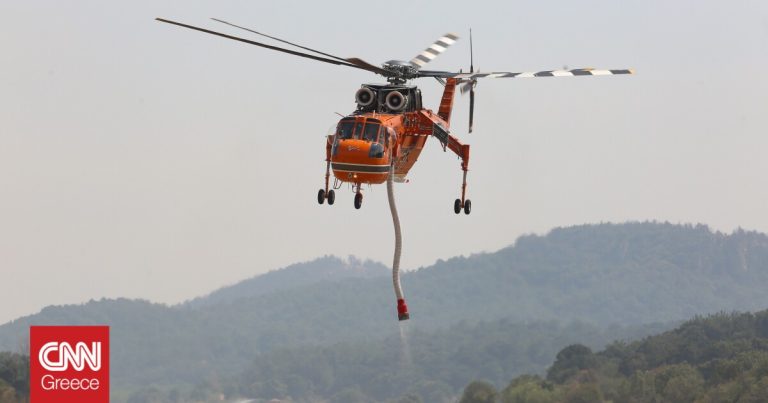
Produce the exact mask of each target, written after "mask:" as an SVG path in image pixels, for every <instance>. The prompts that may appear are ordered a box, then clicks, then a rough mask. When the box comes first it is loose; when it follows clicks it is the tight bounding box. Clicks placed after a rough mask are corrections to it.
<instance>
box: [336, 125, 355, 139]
mask: <svg viewBox="0 0 768 403" xmlns="http://www.w3.org/2000/svg"><path fill="white" fill-rule="evenodd" d="M354 128H355V122H352V121H349V122H341V123H339V131H338V136H339V138H340V139H343V140H346V139H351V138H352V133H353V130H354Z"/></svg>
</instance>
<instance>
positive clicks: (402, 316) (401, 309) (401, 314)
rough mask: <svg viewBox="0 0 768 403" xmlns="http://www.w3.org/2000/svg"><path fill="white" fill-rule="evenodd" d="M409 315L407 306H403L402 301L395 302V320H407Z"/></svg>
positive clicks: (403, 302)
mask: <svg viewBox="0 0 768 403" xmlns="http://www.w3.org/2000/svg"><path fill="white" fill-rule="evenodd" d="M410 317H411V315H409V314H408V305H406V304H405V300H404V299H398V300H397V319H399V320H408V319H409V318H410Z"/></svg>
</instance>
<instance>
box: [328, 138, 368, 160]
mask: <svg viewBox="0 0 768 403" xmlns="http://www.w3.org/2000/svg"><path fill="white" fill-rule="evenodd" d="M336 147H337V152H338V153H343V154H344V155H348V156H350V157H358V156H359V157H367V156H368V153H369V152H370V149H371V143H369V142H366V141H362V140H354V139H351V140H341V141H339V144H338V145H337V146H336Z"/></svg>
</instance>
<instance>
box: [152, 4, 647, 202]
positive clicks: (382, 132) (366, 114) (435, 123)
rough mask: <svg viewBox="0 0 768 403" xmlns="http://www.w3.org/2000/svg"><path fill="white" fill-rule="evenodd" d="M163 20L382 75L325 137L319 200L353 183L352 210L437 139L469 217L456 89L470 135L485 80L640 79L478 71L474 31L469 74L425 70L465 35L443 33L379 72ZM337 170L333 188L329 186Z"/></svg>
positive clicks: (586, 71) (401, 176) (583, 71)
mask: <svg viewBox="0 0 768 403" xmlns="http://www.w3.org/2000/svg"><path fill="white" fill-rule="evenodd" d="M156 20H157V21H160V22H164V23H167V24H172V25H177V26H180V27H183V28H188V29H192V30H195V31H200V32H204V33H207V34H211V35H216V36H220V37H223V38H227V39H232V40H236V41H240V42H244V43H248V44H251V45H255V46H259V47H262V48H266V49H271V50H274V51H278V52H283V53H287V54H290V55H294V56H298V57H303V58H307V59H311V60H316V61H319V62H324V63H330V64H335V65H339V66H345V67H350V68H355V69H361V70H366V71H369V72H372V73H375V74H377V75H380V76H383V77H384V78H385V79H386V81H387V83H386V84H362V85H361V87H360V88H359V89H358V90H357V92H356V93H355V103H356V108H355V110H354V111H353V112H352V113H351V114H349V115H347V116H343V115H342V116H343V117H342V118H341V119H340V120H339V122H338V124H337V125H336V127H335V129H334V130H333V133H332V134H329V135H328V136H326V144H325V161H326V169H325V186H324V187H323V188H321V189H320V190H319V191H318V193H317V202H318V203H319V204H323V203H324V202H326V201H327V202H328V204H329V205H332V204H334V202H335V200H336V192H335V190H338V189H339V188H340V187H341V186H342V184H343V183H348V184H350V185H351V188H352V191H353V192H354V194H355V196H354V207H355V208H356V209H359V208H360V207H361V206H362V203H363V193H362V186H363V185H366V184H367V185H377V184H382V183H384V182H386V181H387V178H388V177H389V175H390V174H392V175H393V177H394V180H395V181H396V182H401V183H402V182H407V179H406V176H407V175H408V172H409V171H410V170H411V168H412V167H413V166H414V164H416V161H417V160H418V158H419V155H420V154H421V152H422V150H423V149H424V146H425V144H426V142H427V139H428V138H430V137H434V138H435V139H437V141H438V142H439V143H440V145H441V146H442V148H443V151H448V150H450V151H451V152H453V153H454V154H456V156H457V157H458V158H459V159H460V160H461V171H462V184H461V192H460V197H459V198H456V199H455V200H454V203H453V211H454V213H456V214H460V213H461V212H462V211H463V212H464V213H465V214H467V215H468V214H470V212H471V211H472V201H471V200H470V199H468V198H467V197H466V196H467V171H468V170H469V155H470V154H469V151H470V146H469V145H468V144H464V143H462V142H461V141H460V140H459V139H458V138H457V137H456V136H454V135H453V133H452V132H451V131H450V123H451V112H452V110H453V101H454V97H455V94H456V87H457V86H458V87H459V91H460V92H461V93H462V94H465V93H467V92H469V128H468V133H472V125H473V120H474V106H475V87H476V86H477V81H478V79H481V78H535V77H580V76H606V75H620V74H634V71H633V70H632V69H614V70H598V69H593V68H580V69H562V70H546V71H537V72H519V73H514V72H503V71H502V72H488V73H480V72H475V69H474V60H473V55H472V33H471V32H472V31H471V30H470V68H469V72H466V73H465V72H462V71H459V72H450V71H436V70H425V69H422V68H423V67H424V66H425V65H426V64H427V63H429V62H431V61H432V60H434V59H435V58H436V57H437V56H439V55H440V54H441V53H443V52H444V51H445V50H446V49H447V48H448V47H450V46H451V45H452V44H453V43H455V42H456V41H457V40H458V39H459V37H458V36H457V35H455V34H451V33H448V34H445V35H443V36H442V37H440V38H439V39H438V40H437V41H435V42H434V43H432V44H431V45H430V46H429V47H427V48H426V49H425V50H424V51H422V52H421V53H419V54H418V55H416V56H415V57H414V58H412V59H411V60H410V61H402V60H390V61H387V62H385V63H383V64H382V65H381V66H376V65H373V64H371V63H368V62H366V61H364V60H362V59H360V58H356V57H352V58H342V57H339V56H334V55H332V54H329V53H325V52H321V51H319V50H315V49H312V48H309V47H306V46H302V45H298V44H296V43H292V42H289V41H286V40H284V39H280V38H277V37H274V36H270V35H267V34H264V33H261V32H258V31H255V30H252V29H249V28H246V27H242V26H239V25H235V24H232V23H229V22H227V21H224V20H220V19H216V18H212V20H214V21H216V22H219V23H222V24H226V25H229V26H232V27H235V28H238V29H241V30H244V31H248V32H251V33H253V34H257V35H260V36H262V37H266V38H269V39H272V40H274V41H277V42H280V43H284V44H286V45H290V46H293V47H295V48H298V49H301V50H303V51H306V52H309V53H305V52H300V51H298V50H292V49H286V48H282V47H278V46H274V45H269V44H265V43H262V42H257V41H253V40H250V39H245V38H241V37H237V36H232V35H228V34H225V33H221V32H217V31H212V30H209V29H205V28H200V27H196V26H192V25H188V24H184V23H181V22H176V21H171V20H167V19H164V18H156ZM417 78H434V79H436V80H437V81H438V82H440V84H442V85H443V87H444V89H443V95H442V98H441V100H440V105H439V107H438V110H437V112H434V111H432V110H431V109H427V108H425V107H424V105H423V103H422V96H421V90H420V89H419V88H418V87H417V86H415V85H410V84H409V82H410V81H412V80H414V79H417ZM331 171H333V176H334V183H333V185H331V183H330V174H331Z"/></svg>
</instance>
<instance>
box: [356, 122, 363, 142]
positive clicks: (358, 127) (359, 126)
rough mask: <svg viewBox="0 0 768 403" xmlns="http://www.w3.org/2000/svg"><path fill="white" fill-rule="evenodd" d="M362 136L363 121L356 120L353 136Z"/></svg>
mask: <svg viewBox="0 0 768 403" xmlns="http://www.w3.org/2000/svg"><path fill="white" fill-rule="evenodd" d="M361 137H363V122H357V124H355V138H356V139H359V138H361Z"/></svg>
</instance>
